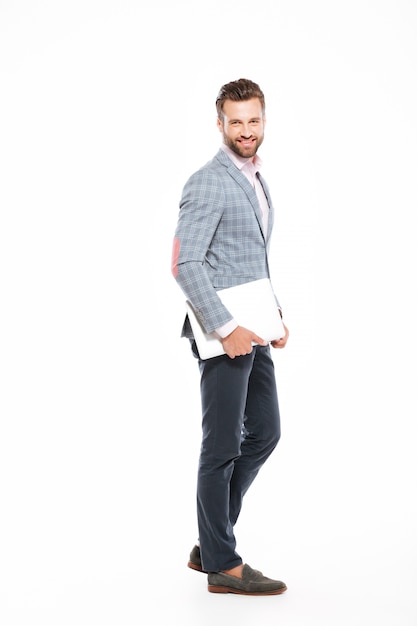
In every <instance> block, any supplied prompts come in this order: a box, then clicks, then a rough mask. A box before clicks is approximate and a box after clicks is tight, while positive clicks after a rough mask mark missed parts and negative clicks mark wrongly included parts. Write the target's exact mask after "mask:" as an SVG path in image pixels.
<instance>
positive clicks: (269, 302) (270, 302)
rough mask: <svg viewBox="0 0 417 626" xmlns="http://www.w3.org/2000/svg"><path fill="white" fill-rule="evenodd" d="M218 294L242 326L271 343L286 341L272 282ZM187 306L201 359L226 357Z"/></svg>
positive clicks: (221, 347) (187, 305)
mask: <svg viewBox="0 0 417 626" xmlns="http://www.w3.org/2000/svg"><path fill="white" fill-rule="evenodd" d="M217 294H218V296H219V297H220V299H221V301H222V302H223V304H224V305H225V306H226V308H227V309H228V310H229V311H230V313H231V314H232V315H233V317H234V319H235V320H236V322H237V323H238V324H239V326H244V327H245V328H248V329H249V330H252V331H253V332H254V333H256V334H257V335H258V336H259V337H262V339H265V341H268V342H269V341H272V340H274V339H280V338H281V337H284V335H285V330H284V325H283V323H282V319H281V315H280V313H279V310H278V306H277V303H276V300H275V296H274V293H273V290H272V285H271V281H270V279H269V278H261V279H260V280H254V281H251V282H249V283H244V284H242V285H237V286H236V287H228V288H226V289H222V290H220V291H218V292H217ZM185 305H186V310H187V314H188V317H189V320H190V324H191V328H192V331H193V335H194V339H195V341H196V343H197V348H198V352H199V354H200V358H201V359H203V360H205V359H211V358H213V357H215V356H220V355H221V354H225V351H224V349H223V345H222V342H221V341H220V340H219V339H218V338H217V336H216V335H215V334H213V333H209V334H208V333H206V332H205V330H204V329H203V327H202V326H201V324H200V322H199V320H198V318H197V317H196V315H195V313H194V310H193V308H192V306H191V303H190V302H189V300H187V301H186V303H185Z"/></svg>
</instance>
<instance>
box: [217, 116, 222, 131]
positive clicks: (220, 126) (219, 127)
mask: <svg viewBox="0 0 417 626" xmlns="http://www.w3.org/2000/svg"><path fill="white" fill-rule="evenodd" d="M217 128H218V129H219V131H220V132H223V122H222V121H221V119H220V118H219V117H218V118H217Z"/></svg>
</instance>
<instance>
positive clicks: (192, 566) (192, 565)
mask: <svg viewBox="0 0 417 626" xmlns="http://www.w3.org/2000/svg"><path fill="white" fill-rule="evenodd" d="M187 567H189V568H190V569H193V570H194V571H195V572H201V573H202V574H207V573H208V572H206V571H205V570H204V569H203V568H202V567H201V565H198V564H197V563H193V562H192V561H188V563H187Z"/></svg>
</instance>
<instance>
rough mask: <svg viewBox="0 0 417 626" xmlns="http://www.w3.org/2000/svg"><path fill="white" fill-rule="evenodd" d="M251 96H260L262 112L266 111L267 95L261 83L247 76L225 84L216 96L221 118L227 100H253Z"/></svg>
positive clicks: (221, 117)
mask: <svg viewBox="0 0 417 626" xmlns="http://www.w3.org/2000/svg"><path fill="white" fill-rule="evenodd" d="M251 98H259V100H260V102H261V105H262V112H263V113H265V96H264V94H263V92H262V90H261V88H260V87H259V85H257V84H256V83H254V82H252V81H251V80H248V79H247V78H239V80H234V81H232V82H231V83H227V84H226V85H223V87H221V88H220V91H219V94H218V96H217V98H216V109H217V115H218V117H219V119H223V104H224V102H225V101H226V100H233V102H240V101H242V100H251Z"/></svg>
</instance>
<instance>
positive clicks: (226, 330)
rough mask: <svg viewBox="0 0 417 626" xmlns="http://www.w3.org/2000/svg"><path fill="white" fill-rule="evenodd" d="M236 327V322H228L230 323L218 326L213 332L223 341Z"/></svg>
mask: <svg viewBox="0 0 417 626" xmlns="http://www.w3.org/2000/svg"><path fill="white" fill-rule="evenodd" d="M238 326H239V324H238V323H237V322H236V320H230V322H227V323H226V324H224V325H223V326H220V328H216V330H215V331H214V332H215V333H216V334H217V335H218V336H219V337H220V339H224V338H225V337H227V335H230V333H232V332H233V331H234V330H235V329H236V328H237V327H238Z"/></svg>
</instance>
